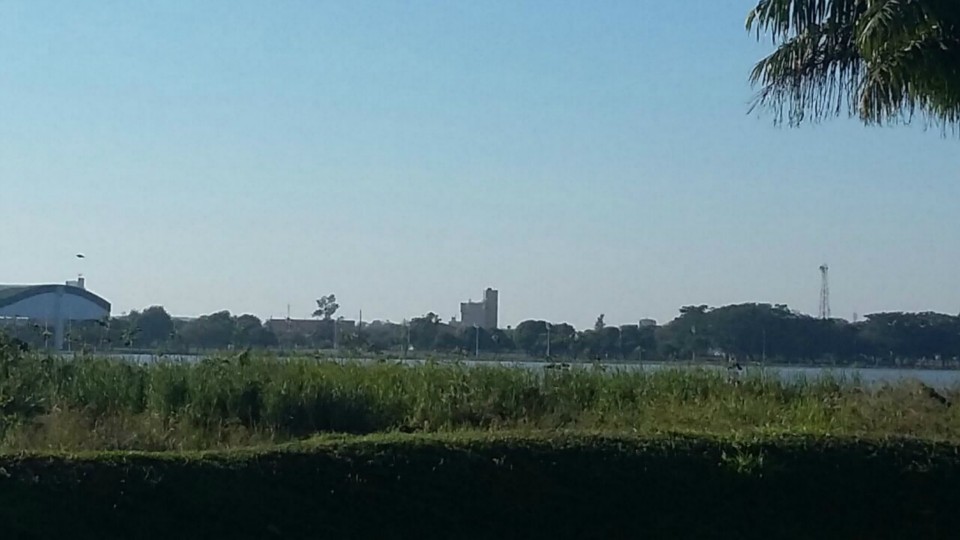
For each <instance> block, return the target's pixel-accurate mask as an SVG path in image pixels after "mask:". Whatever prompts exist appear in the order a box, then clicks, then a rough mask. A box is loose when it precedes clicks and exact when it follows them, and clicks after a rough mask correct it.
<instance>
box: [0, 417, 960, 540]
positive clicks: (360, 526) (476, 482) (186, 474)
mask: <svg viewBox="0 0 960 540" xmlns="http://www.w3.org/2000/svg"><path fill="white" fill-rule="evenodd" d="M958 456H960V447H958V446H956V445H954V444H944V443H933V442H925V441H919V440H912V439H879V440H865V439H852V438H833V437H817V438H807V437H752V438H739V439H732V438H714V437H633V436H624V435H621V436H601V435H585V434H579V435H578V434H570V433H556V432H553V433H550V434H543V433H539V434H537V433H523V434H519V433H513V432H511V433H501V434H491V433H459V434H449V433H448V434H419V435H404V434H386V435H385V434H377V435H370V436H361V437H357V436H338V437H332V438H331V437H327V438H323V439H314V440H310V441H304V442H300V443H296V444H292V445H286V446H282V447H278V448H274V449H270V450H262V451H256V450H243V451H240V450H238V451H228V452H216V453H158V454H152V453H86V454H75V455H63V454H52V455H51V454H46V455H34V454H26V455H16V456H9V455H8V456H5V457H0V529H2V531H0V533H2V534H0V536H2V537H3V538H13V539H16V538H144V539H152V538H158V539H165V540H166V539H169V538H232V539H242V538H257V539H263V538H422V539H430V538H438V539H439V538H443V539H447V538H458V539H470V538H478V539H479V538H524V539H538V538H544V539H551V540H557V539H565V538H570V539H574V538H576V539H582V538H640V537H649V538H845V539H846V538H921V537H922V538H947V537H952V536H953V535H955V532H956V530H958V526H960V516H958V515H957V513H956V512H955V509H954V507H953V505H954V502H953V501H955V500H957V497H958V496H960V457H958Z"/></svg>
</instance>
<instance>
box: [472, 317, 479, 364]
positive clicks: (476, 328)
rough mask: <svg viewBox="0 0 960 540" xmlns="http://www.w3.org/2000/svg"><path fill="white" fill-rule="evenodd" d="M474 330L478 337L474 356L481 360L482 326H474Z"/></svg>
mask: <svg viewBox="0 0 960 540" xmlns="http://www.w3.org/2000/svg"><path fill="white" fill-rule="evenodd" d="M473 329H474V330H475V332H474V335H475V337H476V343H475V344H474V349H473V351H474V354H473V355H474V356H475V357H477V358H479V357H480V325H478V324H475V325H473Z"/></svg>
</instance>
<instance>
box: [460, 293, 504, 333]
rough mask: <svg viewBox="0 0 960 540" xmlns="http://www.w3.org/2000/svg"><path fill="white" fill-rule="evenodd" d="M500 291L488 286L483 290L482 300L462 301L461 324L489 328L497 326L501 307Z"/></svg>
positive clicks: (492, 328)
mask: <svg viewBox="0 0 960 540" xmlns="http://www.w3.org/2000/svg"><path fill="white" fill-rule="evenodd" d="M499 303H500V293H499V292H498V291H496V290H494V289H491V288H487V290H486V291H484V292H483V301H482V302H461V303H460V324H461V325H463V326H479V327H481V328H486V329H487V330H495V329H496V328H497V311H498V309H499Z"/></svg>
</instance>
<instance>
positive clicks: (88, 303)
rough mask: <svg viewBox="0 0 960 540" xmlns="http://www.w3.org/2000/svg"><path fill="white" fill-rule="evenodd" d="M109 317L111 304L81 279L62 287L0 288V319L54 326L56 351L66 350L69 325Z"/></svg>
mask: <svg viewBox="0 0 960 540" xmlns="http://www.w3.org/2000/svg"><path fill="white" fill-rule="evenodd" d="M109 316H110V302H107V301H106V300H104V299H103V298H101V297H99V296H97V295H96V294H93V293H92V292H90V291H88V290H87V288H86V283H85V282H84V279H83V278H82V277H81V278H78V279H77V280H76V281H68V282H66V283H65V284H63V285H0V319H4V320H5V321H6V322H8V323H12V324H19V321H21V320H29V321H34V322H35V323H38V324H39V323H42V324H43V325H44V326H52V327H53V345H54V347H55V348H57V349H62V348H63V337H64V329H65V326H66V324H67V323H68V322H71V321H92V320H101V319H104V318H106V317H109Z"/></svg>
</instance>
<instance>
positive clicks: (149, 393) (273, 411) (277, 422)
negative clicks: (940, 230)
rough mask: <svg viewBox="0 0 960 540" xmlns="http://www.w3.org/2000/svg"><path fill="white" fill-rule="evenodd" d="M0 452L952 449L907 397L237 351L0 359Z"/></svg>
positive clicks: (895, 390) (920, 391)
mask: <svg viewBox="0 0 960 540" xmlns="http://www.w3.org/2000/svg"><path fill="white" fill-rule="evenodd" d="M0 358H2V359H0V421H2V424H0V427H2V430H0V448H5V449H6V450H8V451H10V450H97V449H113V450H183V449H209V448H228V447H236V446H246V445H262V444H271V443H278V442H284V441H291V440H297V439H302V438H304V437H308V436H311V435H314V434H317V433H354V434H360V433H374V432H438V431H439V432H448V431H460V430H484V431H498V430H521V431H530V432H537V431H543V430H547V431H553V430H575V431H589V432H602V433H630V434H664V433H674V434H675V433H699V434H703V433H707V434H713V435H719V436H736V437H745V436H754V435H776V434H820V435H828V434H829V435H854V436H871V437H884V436H889V435H897V436H916V437H924V438H929V439H937V440H951V441H953V440H960V413H958V412H957V409H956V408H952V407H950V406H949V404H945V403H944V402H943V401H944V400H948V401H955V398H956V397H958V393H957V391H948V392H944V395H941V394H936V393H934V392H933V391H932V390H931V389H928V388H925V387H923V386H922V385H919V383H917V384H902V385H898V386H883V387H876V388H862V387H861V385H859V384H857V382H856V381H844V380H836V379H832V378H829V377H827V378H825V379H816V380H809V381H808V380H802V379H798V380H792V381H782V380H780V378H779V377H777V376H772V375H769V374H768V375H766V376H764V374H763V373H762V372H760V371H756V372H754V373H753V374H751V375H749V376H746V377H745V378H743V380H740V381H732V380H731V379H730V378H729V377H730V376H729V375H728V374H727V373H724V372H721V371H720V370H697V369H692V370H690V369H688V370H657V371H652V372H637V371H634V372H621V371H613V370H606V369H603V368H601V367H584V368H573V369H569V370H567V369H545V370H542V371H529V370H523V369H517V368H508V367H500V366H496V365H491V366H486V367H467V366H464V365H459V364H455V363H428V364H425V365H420V366H416V367H410V366H405V365H400V364H397V363H393V362H379V363H367V364H361V363H335V362H331V361H318V360H315V359H313V358H295V359H276V358H272V357H270V356H259V357H258V356H255V355H252V354H249V353H242V354H239V355H234V356H222V357H217V358H211V359H207V360H203V361H200V362H196V363H181V362H169V361H158V362H152V363H149V364H135V363H130V362H124V361H120V360H111V359H105V358H97V357H77V358H73V359H64V358H55V357H44V356H40V355H36V354H30V353H27V354H21V353H6V354H2V355H0Z"/></svg>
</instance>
